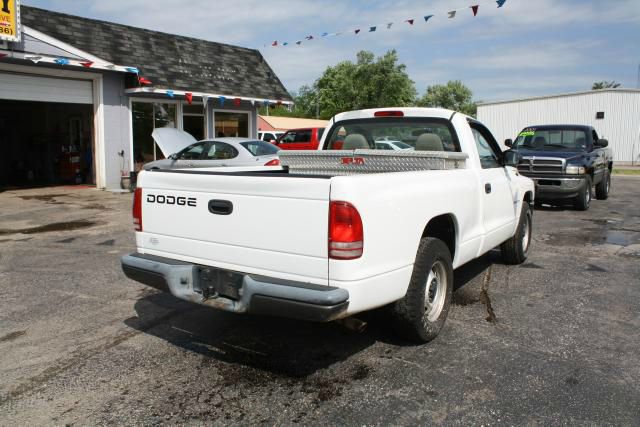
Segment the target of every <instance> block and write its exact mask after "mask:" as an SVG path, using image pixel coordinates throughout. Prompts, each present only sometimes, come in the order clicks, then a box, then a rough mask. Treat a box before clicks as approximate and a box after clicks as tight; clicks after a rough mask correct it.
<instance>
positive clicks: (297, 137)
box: [278, 129, 317, 150]
mask: <svg viewBox="0 0 640 427" xmlns="http://www.w3.org/2000/svg"><path fill="white" fill-rule="evenodd" d="M311 133H312V129H294V130H290V131H287V132H286V133H285V134H284V135H283V136H282V138H281V139H280V143H279V144H278V147H280V148H281V149H283V150H313V149H314V147H313V144H312V142H311V141H312V134H311ZM316 148H317V147H316Z"/></svg>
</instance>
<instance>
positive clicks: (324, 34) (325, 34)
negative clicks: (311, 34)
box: [320, 33, 329, 37]
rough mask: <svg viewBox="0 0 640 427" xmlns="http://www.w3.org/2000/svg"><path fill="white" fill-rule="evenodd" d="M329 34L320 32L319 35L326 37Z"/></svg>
mask: <svg viewBox="0 0 640 427" xmlns="http://www.w3.org/2000/svg"><path fill="white" fill-rule="evenodd" d="M328 35H329V33H322V34H320V37H327V36H328Z"/></svg>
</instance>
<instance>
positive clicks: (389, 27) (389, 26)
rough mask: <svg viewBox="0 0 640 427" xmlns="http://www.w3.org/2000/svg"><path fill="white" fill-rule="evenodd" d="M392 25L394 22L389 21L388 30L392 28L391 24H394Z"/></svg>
mask: <svg viewBox="0 0 640 427" xmlns="http://www.w3.org/2000/svg"><path fill="white" fill-rule="evenodd" d="M392 25H393V22H389V23H388V24H387V30H389V29H391V26H392Z"/></svg>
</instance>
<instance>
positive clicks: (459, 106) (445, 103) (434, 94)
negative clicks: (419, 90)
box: [417, 80, 477, 116]
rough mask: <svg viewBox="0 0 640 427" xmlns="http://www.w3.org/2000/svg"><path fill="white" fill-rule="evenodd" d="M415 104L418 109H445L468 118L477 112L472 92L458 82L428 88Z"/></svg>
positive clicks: (453, 81)
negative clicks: (458, 112) (457, 112)
mask: <svg viewBox="0 0 640 427" xmlns="http://www.w3.org/2000/svg"><path fill="white" fill-rule="evenodd" d="M417 104H418V106H419V107H440V108H447V109H449V110H455V111H460V112H461V113H464V114H467V115H469V116H475V115H476V111H477V105H476V103H475V102H473V92H471V89H469V88H468V87H466V86H465V85H464V84H463V83H462V82H461V81H460V80H452V81H449V82H447V84H446V85H433V86H428V87H427V91H426V92H425V94H424V95H423V96H422V98H420V99H419V100H418V102H417Z"/></svg>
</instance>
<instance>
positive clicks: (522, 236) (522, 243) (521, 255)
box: [500, 202, 533, 265]
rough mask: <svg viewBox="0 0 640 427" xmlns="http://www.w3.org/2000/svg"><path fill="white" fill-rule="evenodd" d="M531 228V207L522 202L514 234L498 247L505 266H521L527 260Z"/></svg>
mask: <svg viewBox="0 0 640 427" xmlns="http://www.w3.org/2000/svg"><path fill="white" fill-rule="evenodd" d="M532 226H533V221H532V215H531V207H530V206H529V203H527V202H522V209H521V211H520V221H519V222H518V228H516V234H514V235H513V237H511V238H510V239H509V240H507V241H506V242H504V243H503V244H501V245H500V251H501V252H502V258H503V259H504V261H505V262H506V263H507V264H512V265H515V264H522V263H523V262H524V261H525V260H526V259H527V256H528V255H529V247H530V246H531V230H532V228H533V227H532Z"/></svg>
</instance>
